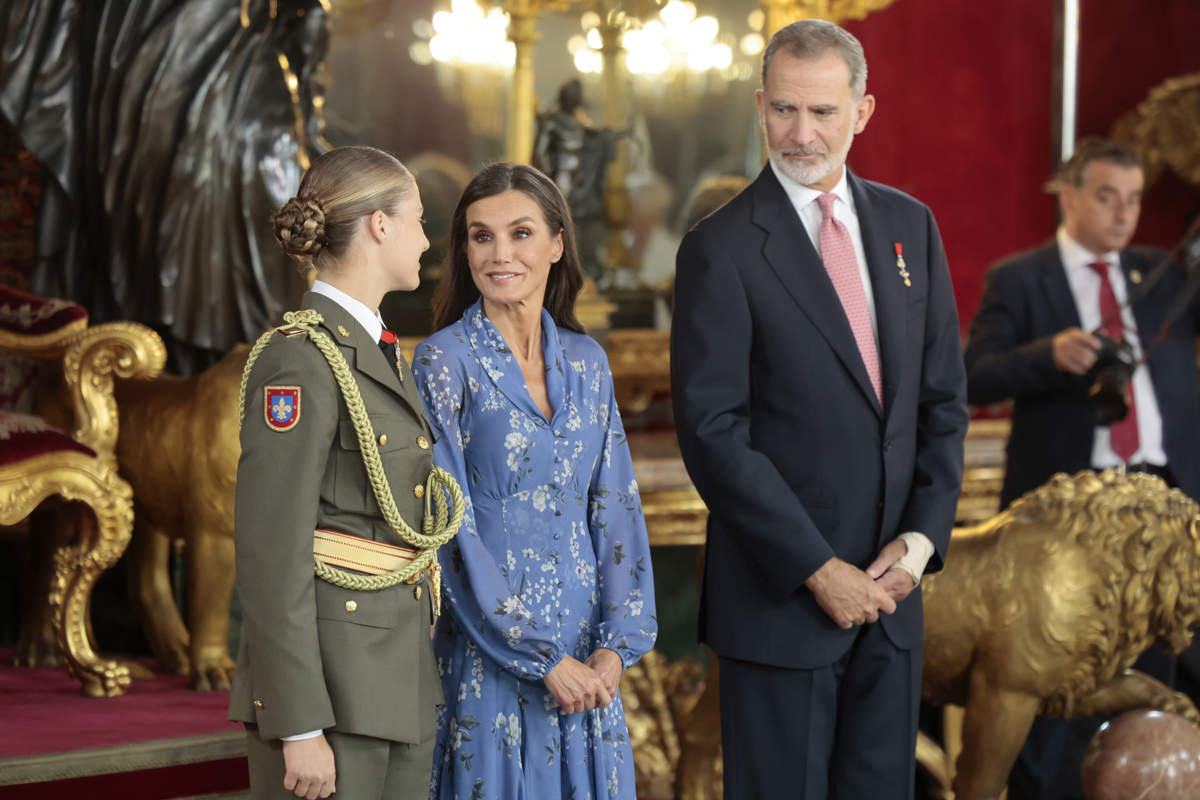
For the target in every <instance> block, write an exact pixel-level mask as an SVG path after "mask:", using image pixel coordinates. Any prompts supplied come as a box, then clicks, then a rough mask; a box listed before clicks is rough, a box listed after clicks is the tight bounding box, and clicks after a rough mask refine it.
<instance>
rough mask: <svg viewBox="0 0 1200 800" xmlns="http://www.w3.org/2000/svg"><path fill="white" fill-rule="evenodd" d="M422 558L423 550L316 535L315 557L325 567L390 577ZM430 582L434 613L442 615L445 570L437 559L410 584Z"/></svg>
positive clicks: (326, 533)
mask: <svg viewBox="0 0 1200 800" xmlns="http://www.w3.org/2000/svg"><path fill="white" fill-rule="evenodd" d="M420 554H421V551H420V550H414V549H413V548H411V547H402V546H399V545H394V544H387V543H386V542H377V541H375V540H374V539H364V538H363V537H361V536H354V535H353V534H349V533H342V532H341V531H331V530H328V529H326V528H317V529H316V530H315V531H313V556H314V557H316V559H317V560H318V561H320V562H321V563H323V564H328V565H329V566H331V567H338V568H340V569H352V570H354V571H355V572H362V573H365V574H367V575H387V574H391V573H395V572H398V571H399V570H400V569H401V568H403V567H404V566H405V565H406V564H408V563H410V562H411V561H412V560H413V559H415V558H416V557H417V556H419V555H420ZM426 577H428V578H429V593H430V595H431V596H430V599H431V600H432V601H433V613H434V616H437V615H439V614H440V613H441V611H442V568H441V565H439V564H438V562H437V559H434V560H433V561H432V562H431V563H430V564H429V566H427V567H426V568H425V569H423V570H421V571H420V572H418V573H417V574H416V575H414V576H413V577H412V578H410V579H409V580H408V581H406V582H407V583H410V584H413V583H420V582H421V581H423V580H425V578H426Z"/></svg>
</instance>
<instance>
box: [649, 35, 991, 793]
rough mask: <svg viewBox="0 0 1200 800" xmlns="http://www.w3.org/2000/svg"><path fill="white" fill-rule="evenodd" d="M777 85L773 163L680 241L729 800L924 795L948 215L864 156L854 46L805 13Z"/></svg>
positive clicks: (957, 373)
mask: <svg viewBox="0 0 1200 800" xmlns="http://www.w3.org/2000/svg"><path fill="white" fill-rule="evenodd" d="M762 80H763V82H762V89H761V90H759V92H758V94H757V100H758V110H759V116H760V120H761V122H762V126H763V130H764V132H765V134H766V138H767V144H768V148H769V150H770V163H769V164H768V165H767V166H766V167H765V168H764V169H763V170H762V172H761V173H760V175H759V176H758V178H757V179H756V180H755V181H754V183H752V184H751V185H750V186H749V187H748V188H747V189H746V190H745V191H743V192H742V193H741V194H739V195H738V196H737V197H735V198H734V199H733V200H731V201H730V202H729V203H728V204H726V205H725V206H724V207H722V208H721V209H720V210H718V211H716V212H715V213H714V214H712V215H711V216H709V217H707V218H706V219H704V220H703V221H701V222H700V223H698V224H697V225H696V226H695V227H694V228H693V229H692V230H691V231H690V232H689V233H688V234H687V236H686V237H685V238H684V240H683V243H682V245H681V246H680V250H679V255H678V259H677V271H676V283H675V313H674V320H673V324H672V329H671V372H672V397H673V400H674V405H675V423H676V427H677V430H678V435H679V444H680V449H681V451H682V453H683V459H684V463H685V464H686V466H687V469H688V472H689V474H690V475H691V477H692V480H693V482H694V483H695V485H696V488H697V490H698V491H699V492H700V495H701V496H702V497H703V498H704V501H705V503H706V504H707V505H708V507H709V511H710V516H709V523H708V543H707V550H706V563H705V568H704V586H703V591H702V595H701V609H700V631H701V638H702V640H703V641H705V642H707V643H708V644H709V645H710V646H711V647H712V648H713V650H714V651H715V652H716V653H717V655H718V656H719V658H720V691H721V733H722V739H723V746H724V757H725V797H726V798H727V800H763V799H764V798H766V799H770V798H804V799H805V800H814V799H816V800H823V798H827V797H837V798H839V800H846V799H847V798H864V799H866V798H869V800H891V799H892V798H900V799H904V798H910V797H911V796H912V791H913V777H914V757H913V753H914V746H915V739H916V725H917V708H918V702H919V691H920V681H921V637H922V609H921V594H920V590H919V589H918V588H917V585H918V583H919V581H920V578H921V575H922V574H923V573H924V572H928V571H932V570H935V569H938V568H939V567H940V566H941V564H942V559H943V558H944V556H945V553H946V547H947V545H948V543H949V539H950V530H951V527H952V525H953V522H954V514H955V506H956V502H957V498H958V492H959V488H960V481H961V477H962V440H963V436H964V433H965V431H966V425H967V413H966V405H965V391H966V387H965V380H964V374H963V365H962V356H961V352H960V348H959V329H958V319H957V316H956V313H955V304H954V296H953V292H952V290H951V285H950V275H949V271H948V269H947V267H946V258H945V255H944V253H943V250H942V244H941V240H940V237H939V236H938V232H937V227H936V225H935V224H934V221H933V215H932V214H931V213H930V211H929V209H928V208H926V207H925V206H924V205H922V204H921V203H919V202H917V201H916V200H914V199H913V198H911V197H909V196H907V195H905V194H903V193H901V192H898V191H896V190H894V189H891V188H888V187H886V186H883V185H880V184H877V183H872V182H870V181H866V180H862V179H861V178H858V177H857V176H855V175H852V174H850V173H849V172H848V170H847V169H846V168H845V159H846V155H847V153H848V152H849V150H850V145H851V142H852V141H853V138H854V135H855V134H857V133H861V132H862V130H863V129H864V128H865V127H866V125H867V122H868V120H869V119H870V117H871V113H872V111H873V110H874V107H875V100H874V98H873V97H872V96H870V95H868V94H866V91H865V88H866V62H865V59H864V57H863V52H862V46H861V45H860V44H859V43H858V40H857V39H855V38H854V37H853V36H851V35H850V34H849V33H847V32H846V31H844V30H842V29H841V28H839V27H838V26H836V25H833V24H831V23H828V22H824V21H821V20H804V21H801V22H797V23H794V24H792V25H789V26H787V27H786V28H783V29H782V30H780V31H779V32H778V33H776V34H775V36H774V37H772V39H771V42H770V44H769V45H768V47H767V49H766V51H765V52H764V54H763V79H762Z"/></svg>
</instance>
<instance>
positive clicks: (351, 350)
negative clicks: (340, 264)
mask: <svg viewBox="0 0 1200 800" xmlns="http://www.w3.org/2000/svg"><path fill="white" fill-rule="evenodd" d="M301 307H302V308H311V309H314V310H316V311H317V312H319V313H320V314H321V315H322V316H323V317H324V322H323V323H322V324H321V326H319V328H320V329H321V330H323V331H324V332H325V333H326V334H328V335H329V337H330V338H332V339H333V341H334V342H336V343H337V344H338V347H339V349H340V350H341V352H342V354H343V355H344V356H345V358H346V361H347V363H348V364H349V365H350V370H351V373H352V374H353V376H354V379H355V381H356V382H357V384H358V388H359V391H360V393H361V394H362V399H363V403H364V404H365V405H366V408H367V415H368V416H369V417H370V420H371V426H372V428H373V429H374V432H375V435H376V436H377V437H379V439H380V443H379V445H378V447H379V456H380V459H381V460H382V461H383V469H384V472H385V474H386V475H387V479H388V483H389V484H390V485H391V489H392V495H393V496H394V498H395V500H396V508H397V510H399V512H400V516H402V517H403V518H404V520H405V521H406V522H407V523H408V524H409V525H410V526H412V527H413V528H415V529H417V530H420V529H421V520H422V518H423V515H424V512H425V506H424V501H423V500H422V499H421V498H420V497H418V496H416V494H414V491H413V490H414V487H416V486H418V485H420V486H421V487H422V490H421V491H422V492H424V484H425V479H426V478H427V477H428V475H429V471H430V469H431V468H432V466H433V451H432V450H431V449H430V448H429V443H430V442H431V441H432V439H433V436H432V435H431V434H430V432H429V424H428V423H427V422H426V420H425V413H424V410H423V409H422V407H421V399H420V397H419V396H418V395H417V392H416V387H415V386H414V385H413V379H412V374H411V372H410V371H409V369H408V366H407V365H405V367H404V372H405V380H404V382H403V383H401V382H400V381H399V380H398V379H397V377H396V373H395V371H394V370H393V368H392V367H391V366H390V365H389V364H388V362H387V359H386V358H385V357H384V355H383V353H382V352H381V351H380V349H379V347H378V345H377V344H376V343H375V342H373V341H371V339H370V337H369V336H368V335H367V333H366V331H364V330H363V328H362V326H361V325H359V324H358V322H356V321H355V320H354V318H353V317H352V316H351V315H350V314H349V312H347V311H346V310H344V309H343V308H342V307H341V306H339V305H338V304H337V303H335V302H334V301H332V300H330V299H329V298H327V297H325V296H323V295H319V294H315V293H313V292H309V293H307V294H305V295H304V299H303V305H302V306H301ZM343 330H344V331H345V332H346V333H345V335H343V334H342V331H343ZM272 385H284V386H298V387H300V389H301V394H300V403H299V407H300V418H299V420H298V421H297V422H296V424H295V426H294V427H293V428H292V429H291V430H288V431H284V432H280V431H276V430H272V429H271V428H269V427H268V426H267V424H266V422H265V421H264V413H265V411H264V408H263V401H264V396H265V395H264V388H265V387H267V386H272ZM384 435H386V437H387V438H386V439H383V438H382V437H383V436H384ZM241 444H242V455H241V459H240V460H239V462H238V473H237V507H236V524H235V529H234V535H235V539H236V548H237V549H236V552H237V591H238V597H239V598H240V600H241V604H242V609H243V624H242V634H241V644H240V649H239V652H238V662H237V671H236V672H235V673H234V682H233V690H232V692H231V695H230V699H229V717H230V719H233V720H240V721H244V722H251V723H254V724H256V725H257V726H258V733H259V735H260V736H261V737H262V738H263V739H277V738H280V737H283V736H291V735H295V734H298V733H304V732H306V731H310V730H316V729H317V728H324V729H333V730H337V731H340V732H342V733H353V734H359V735H362V736H374V737H377V738H380V739H388V740H391V741H399V742H408V743H411V744H418V743H420V742H423V741H425V740H427V739H428V738H429V737H430V736H431V735H433V733H434V732H435V731H436V728H437V722H436V716H435V706H436V705H437V704H438V703H440V702H442V690H441V681H440V680H439V678H438V676H437V668H436V665H435V664H434V660H433V649H432V647H431V645H430V641H429V625H430V621H431V620H430V617H431V615H432V612H431V609H430V606H429V597H428V592H422V593H421V595H420V596H418V595H417V593H416V592H415V591H414V587H412V586H409V585H406V584H399V585H397V586H393V587H391V588H388V589H381V590H379V591H371V592H360V591H353V590H349V589H342V588H339V587H337V586H334V585H333V584H330V583H326V582H325V581H322V580H319V579H318V578H316V577H315V576H314V575H313V529H314V528H327V529H331V530H336V531H341V532H343V533H350V534H353V535H355V536H361V537H363V538H366V539H374V540H376V541H382V542H387V543H389V544H396V545H403V544H404V542H403V541H401V540H400V538H399V536H397V534H396V533H395V532H394V531H392V529H391V527H390V526H389V525H388V524H387V522H386V520H384V518H383V513H382V512H381V511H380V509H379V504H378V502H377V501H376V499H375V496H374V493H373V492H372V490H371V484H370V481H369V479H368V478H367V472H366V468H365V467H364V466H363V460H362V453H361V451H360V449H359V443H358V438H357V436H356V434H355V430H354V423H353V421H352V420H351V419H350V415H349V412H348V411H347V409H346V403H345V401H344V400H343V399H342V394H341V391H340V389H339V388H338V386H337V383H336V382H335V380H334V377H333V373H332V371H331V370H330V368H329V363H328V362H327V361H326V360H325V357H324V356H323V355H322V354H321V352H320V351H319V350H318V349H317V348H316V346H315V345H314V344H313V343H312V342H310V341H308V337H307V336H289V337H284V336H283V335H281V334H276V335H275V337H274V338H273V339H272V340H271V343H270V344H269V345H268V346H267V348H266V349H265V350H263V351H262V354H261V355H260V356H259V358H258V360H257V361H256V362H255V364H254V366H253V368H252V369H251V370H250V377H249V380H248V381H247V384H246V415H245V419H244V421H243V423H242V433H241ZM350 601H353V603H350ZM425 769H426V770H428V764H426V765H425Z"/></svg>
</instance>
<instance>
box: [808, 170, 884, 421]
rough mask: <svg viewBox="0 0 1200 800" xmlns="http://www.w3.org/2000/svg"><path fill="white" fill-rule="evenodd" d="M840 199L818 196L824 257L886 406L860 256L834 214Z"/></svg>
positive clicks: (871, 377) (871, 375)
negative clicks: (860, 266) (859, 268)
mask: <svg viewBox="0 0 1200 800" xmlns="http://www.w3.org/2000/svg"><path fill="white" fill-rule="evenodd" d="M836 199H837V195H835V194H833V193H832V192H826V193H825V194H823V195H821V196H820V197H818V198H817V205H819V206H820V207H821V228H820V231H819V232H818V238H819V239H820V241H821V260H822V261H824V262H825V271H826V272H828V273H829V279H830V280H831V281H833V288H834V289H836V290H837V293H838V299H839V300H841V301H842V310H843V311H845V312H846V319H848V320H849V321H850V330H852V331H853V332H854V341H855V342H857V343H858V352H859V355H861V356H862V360H863V365H864V366H865V367H866V368H867V376H868V377H869V378H870V379H871V386H873V387H875V397H877V398H878V399H879V405H880V406H881V407H882V406H883V378H882V374H881V372H880V370H879V352H878V351H877V350H876V348H875V332H874V331H873V330H872V329H871V310H870V309H869V308H868V307H867V293H866V291H865V290H864V289H863V282H862V275H861V274H860V273H859V271H858V259H857V258H855V256H854V243H853V242H851V241H850V231H848V230H846V226H845V225H843V224H842V223H841V222H839V221H838V220H837V219H835V218H834V216H833V201H834V200H836Z"/></svg>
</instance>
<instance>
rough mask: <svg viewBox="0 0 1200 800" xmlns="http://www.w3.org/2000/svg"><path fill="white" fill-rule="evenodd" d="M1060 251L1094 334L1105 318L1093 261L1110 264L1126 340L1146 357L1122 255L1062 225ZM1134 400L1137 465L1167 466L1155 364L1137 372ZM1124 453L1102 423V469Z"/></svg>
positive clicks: (1098, 462)
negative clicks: (1097, 249)
mask: <svg viewBox="0 0 1200 800" xmlns="http://www.w3.org/2000/svg"><path fill="white" fill-rule="evenodd" d="M1057 238H1058V254H1059V257H1060V258H1061V259H1062V264H1063V269H1064V270H1065V271H1066V273H1067V283H1068V284H1070V286H1071V296H1072V297H1074V299H1075V310H1076V311H1077V312H1079V327H1081V328H1083V330H1085V331H1087V332H1088V333H1092V332H1094V331H1096V330H1097V329H1098V328H1099V327H1100V325H1101V323H1102V322H1103V320H1102V319H1101V318H1100V276H1099V275H1097V274H1096V273H1095V272H1094V271H1093V270H1092V268H1091V267H1089V266H1088V264H1091V263H1093V262H1097V261H1104V262H1105V263H1107V264H1108V282H1109V283H1110V284H1112V290H1113V294H1114V295H1116V297H1117V305H1118V306H1119V307H1120V309H1121V327H1122V328H1123V329H1124V332H1125V341H1127V342H1129V344H1130V346H1131V347H1132V348H1133V353H1134V356H1135V357H1136V358H1137V359H1138V361H1139V362H1140V361H1141V358H1142V343H1141V340H1140V338H1139V337H1138V329H1137V322H1136V321H1135V320H1134V317H1133V309H1131V308H1130V307H1129V306H1127V305H1126V304H1125V301H1126V298H1127V297H1128V292H1127V291H1126V286H1125V273H1124V272H1122V271H1121V254H1120V253H1119V252H1118V251H1116V250H1112V251H1109V252H1107V253H1104V254H1103V255H1100V256H1097V255H1096V254H1095V253H1092V252H1091V251H1090V250H1088V249H1087V248H1085V247H1084V246H1083V245H1081V244H1080V243H1079V242H1077V241H1075V240H1074V239H1072V238H1071V236H1070V234H1068V233H1067V231H1066V230H1065V229H1064V228H1061V227H1060V228H1059V229H1058V235H1057ZM1133 402H1134V406H1135V407H1136V408H1137V428H1138V450H1137V452H1136V453H1134V454H1133V456H1132V457H1131V458H1130V459H1129V461H1130V463H1131V464H1138V463H1142V462H1146V463H1149V464H1157V465H1158V466H1160V467H1161V466H1166V463H1167V454H1166V451H1165V450H1163V437H1162V415H1161V414H1160V413H1159V411H1158V398H1157V397H1156V396H1155V394H1154V382H1153V381H1151V380H1150V368H1149V367H1148V366H1147V365H1145V364H1142V363H1139V364H1138V366H1137V369H1135V370H1134V372H1133ZM1122 463H1123V462H1122V460H1121V458H1120V456H1118V455H1117V454H1116V453H1114V452H1113V449H1112V436H1111V429H1110V428H1109V427H1108V426H1107V425H1097V426H1096V429H1095V434H1094V436H1093V438H1092V466H1093V467H1096V468H1098V469H1102V468H1104V467H1118V466H1121V465H1122Z"/></svg>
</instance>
